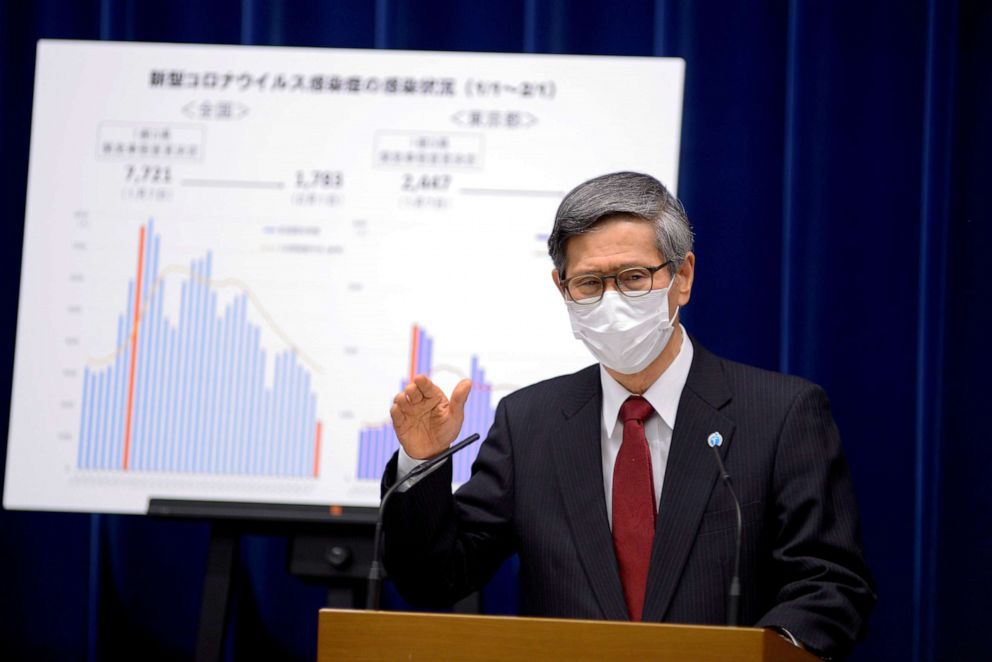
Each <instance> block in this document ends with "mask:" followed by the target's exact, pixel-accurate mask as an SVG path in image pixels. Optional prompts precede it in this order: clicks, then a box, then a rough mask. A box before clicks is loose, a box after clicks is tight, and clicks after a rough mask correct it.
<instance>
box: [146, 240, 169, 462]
mask: <svg viewBox="0 0 992 662" xmlns="http://www.w3.org/2000/svg"><path fill="white" fill-rule="evenodd" d="M155 264H156V267H157V266H158V237H156V238H155ZM157 273H158V272H157V271H156V274H157ZM156 278H157V276H156ZM164 298H165V281H162V282H160V283H158V285H157V287H156V290H155V315H154V323H153V327H154V328H155V346H154V349H153V351H154V365H153V368H152V371H153V374H154V376H155V379H154V381H153V386H152V393H151V399H152V405H151V414H150V417H149V425H148V444H147V448H148V451H147V455H146V465H147V466H148V470H149V471H156V470H158V463H157V462H156V457H155V456H156V451H157V449H158V446H159V443H160V439H159V436H158V430H159V428H158V422H159V421H160V420H161V418H162V383H163V381H164V371H163V368H164V365H163V363H162V361H163V359H164V356H163V355H164V354H165V340H166V332H167V330H168V329H167V328H166V326H165V322H164V321H163V320H162V300H163V299H164Z"/></svg>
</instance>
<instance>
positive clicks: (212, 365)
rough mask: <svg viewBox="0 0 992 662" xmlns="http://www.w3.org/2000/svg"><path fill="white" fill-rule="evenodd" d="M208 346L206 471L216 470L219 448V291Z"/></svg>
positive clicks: (210, 316)
mask: <svg viewBox="0 0 992 662" xmlns="http://www.w3.org/2000/svg"><path fill="white" fill-rule="evenodd" d="M207 319H208V324H207V347H208V348H209V350H208V351H209V359H210V360H209V362H208V364H207V374H206V376H205V384H204V386H205V387H206V395H205V397H204V400H205V407H206V415H205V416H204V418H203V422H202V423H201V425H202V426H203V442H202V443H203V455H202V464H201V466H202V468H203V470H204V471H207V472H212V471H213V470H214V451H215V449H216V448H217V437H216V434H217V433H216V423H217V401H218V398H217V389H218V384H217V383H218V381H219V380H218V379H217V370H218V366H219V365H220V363H219V362H220V347H219V343H220V340H219V336H220V333H219V327H220V322H219V321H218V319H217V293H216V292H210V309H209V312H208V314H207Z"/></svg>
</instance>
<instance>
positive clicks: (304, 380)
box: [296, 365, 317, 476]
mask: <svg viewBox="0 0 992 662" xmlns="http://www.w3.org/2000/svg"><path fill="white" fill-rule="evenodd" d="M296 373H297V390H296V397H297V398H298V399H299V405H297V409H296V411H297V415H296V437H297V439H299V440H300V442H299V446H300V448H299V455H298V457H299V459H298V460H297V473H298V474H299V475H300V476H306V475H307V473H310V474H312V473H313V458H314V451H315V448H314V444H315V443H316V438H317V430H316V425H314V423H312V422H311V419H310V375H309V373H307V371H306V370H304V369H303V366H302V365H299V366H297V368H296ZM308 469H310V471H309V472H308V471H307V470H308Z"/></svg>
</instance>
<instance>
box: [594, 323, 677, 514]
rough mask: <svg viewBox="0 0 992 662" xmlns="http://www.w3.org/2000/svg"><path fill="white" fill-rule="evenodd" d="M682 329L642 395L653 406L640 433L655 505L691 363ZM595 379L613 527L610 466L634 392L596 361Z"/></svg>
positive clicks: (614, 460) (659, 497) (615, 457)
mask: <svg viewBox="0 0 992 662" xmlns="http://www.w3.org/2000/svg"><path fill="white" fill-rule="evenodd" d="M679 327H680V328H681V329H682V344H681V346H680V347H679V353H678V355H677V356H676V357H675V360H674V361H672V364H671V365H670V366H668V369H667V370H665V372H663V373H661V376H660V377H658V379H656V380H655V382H654V384H651V386H650V387H648V390H647V391H645V392H644V394H643V397H644V399H645V400H647V401H648V402H650V403H651V406H652V407H654V413H653V414H651V416H649V417H648V419H647V420H646V421H644V436H645V437H647V439H648V450H650V452H651V475H652V478H653V479H654V503H655V508H657V506H658V502H660V501H661V487H662V485H663V484H664V482H665V468H666V467H667V466H668V451H669V449H670V448H671V447H672V430H674V429H675V414H676V412H677V411H678V408H679V400H680V399H681V398H682V389H683V388H684V387H685V381H686V379H687V378H688V376H689V367H690V366H691V365H692V343H691V342H690V341H689V339H688V334H686V332H685V327H682V325H681V324H680V325H679ZM599 379H600V382H602V385H603V419H602V426H601V428H600V439H601V442H602V443H601V447H600V448H601V450H602V453H603V488H604V490H605V493H606V516H607V518H608V519H609V521H610V528H613V466H614V465H615V464H616V462H617V454H618V453H619V452H620V443H621V442H622V441H623V422H622V421H621V420H620V407H621V406H622V405H623V403H624V402H626V400H627V398H629V397H630V396H632V395H634V394H633V393H631V392H630V391H628V390H627V389H625V388H624V387H623V386H621V385H620V383H619V382H617V380H615V379H613V377H611V376H610V373H608V372H607V371H606V368H604V367H603V366H602V364H600V366H599Z"/></svg>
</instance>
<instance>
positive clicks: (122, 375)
mask: <svg viewBox="0 0 992 662" xmlns="http://www.w3.org/2000/svg"><path fill="white" fill-rule="evenodd" d="M135 289H136V288H135V283H134V281H133V280H132V281H130V282H129V283H128V288H127V311H126V312H125V314H124V344H123V351H120V352H119V353H118V354H117V356H116V357H115V361H114V367H113V369H112V371H111V372H112V373H113V375H114V377H113V386H112V394H111V393H108V394H107V400H108V403H109V402H110V401H112V411H113V419H112V421H111V423H110V425H109V428H108V429H107V430H105V432H104V435H103V436H104V437H106V440H105V443H106V444H107V447H106V448H105V450H104V452H105V453H106V456H105V460H104V467H105V468H108V469H109V468H111V466H113V467H119V463H115V462H114V459H113V458H118V459H119V458H120V457H121V451H122V450H123V448H124V435H125V427H126V425H127V398H128V392H127V391H128V381H129V380H130V370H131V335H132V334H133V332H134V328H133V324H134V292H135Z"/></svg>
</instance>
